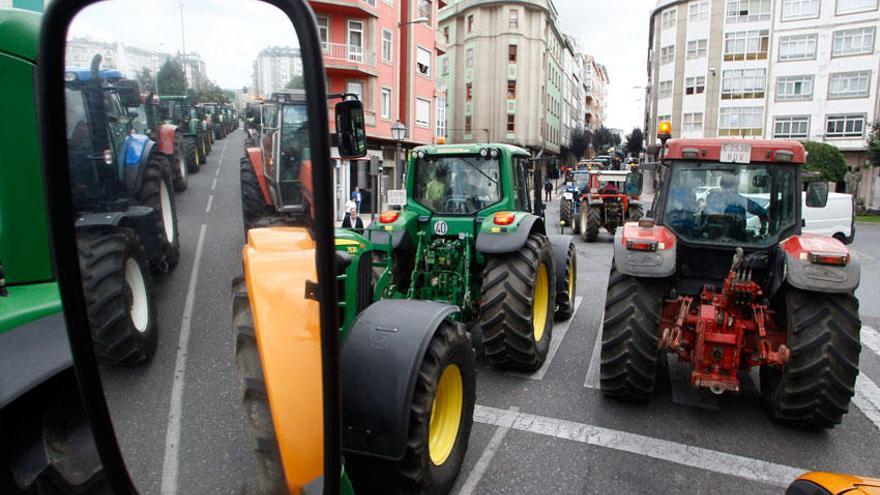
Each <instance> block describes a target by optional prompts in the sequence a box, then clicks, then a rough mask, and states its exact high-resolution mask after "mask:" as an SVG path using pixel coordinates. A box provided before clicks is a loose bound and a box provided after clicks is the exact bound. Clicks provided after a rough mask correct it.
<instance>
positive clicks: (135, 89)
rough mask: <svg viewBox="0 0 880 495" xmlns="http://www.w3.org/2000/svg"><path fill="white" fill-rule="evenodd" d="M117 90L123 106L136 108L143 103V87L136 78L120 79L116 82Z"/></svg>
mask: <svg viewBox="0 0 880 495" xmlns="http://www.w3.org/2000/svg"><path fill="white" fill-rule="evenodd" d="M116 92H117V93H119V99H121V100H122V106H124V107H126V108H135V107H139V106H140V105H141V87H140V84H138V82H137V81H136V80H134V79H120V80H119V81H118V82H117V83H116Z"/></svg>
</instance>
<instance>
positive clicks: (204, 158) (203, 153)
mask: <svg viewBox="0 0 880 495" xmlns="http://www.w3.org/2000/svg"><path fill="white" fill-rule="evenodd" d="M194 139H195V140H196V151H197V153H196V154H197V155H198V156H196V160H197V161H198V163H199V165H204V164H206V163H208V150H207V149H206V147H205V140H204V139H203V138H202V136H199V135H198V134H196V135H195V137H194Z"/></svg>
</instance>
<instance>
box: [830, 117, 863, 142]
mask: <svg viewBox="0 0 880 495" xmlns="http://www.w3.org/2000/svg"><path fill="white" fill-rule="evenodd" d="M864 134H865V115H864V114H855V115H829V116H828V120H826V122H825V137H830V138H831V137H862V136H863V135H864Z"/></svg>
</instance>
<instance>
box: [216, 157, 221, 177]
mask: <svg viewBox="0 0 880 495" xmlns="http://www.w3.org/2000/svg"><path fill="white" fill-rule="evenodd" d="M220 163H223V157H222V156H221V157H220ZM219 176H220V164H217V171H216V172H214V177H219Z"/></svg>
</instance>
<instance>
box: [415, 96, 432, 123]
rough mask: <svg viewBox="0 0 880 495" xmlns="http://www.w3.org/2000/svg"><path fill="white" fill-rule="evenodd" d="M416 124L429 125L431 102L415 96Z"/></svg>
mask: <svg viewBox="0 0 880 495" xmlns="http://www.w3.org/2000/svg"><path fill="white" fill-rule="evenodd" d="M416 125H417V126H419V127H428V126H429V125H431V102H430V101H428V100H423V99H421V98H416Z"/></svg>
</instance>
